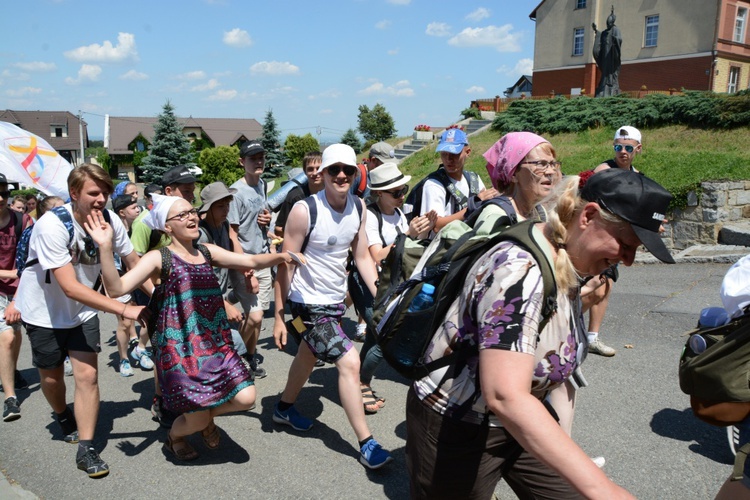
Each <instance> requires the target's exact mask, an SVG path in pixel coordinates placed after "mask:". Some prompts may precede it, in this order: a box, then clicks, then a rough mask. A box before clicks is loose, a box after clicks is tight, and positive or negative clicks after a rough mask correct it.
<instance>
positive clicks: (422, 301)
mask: <svg viewBox="0 0 750 500" xmlns="http://www.w3.org/2000/svg"><path fill="white" fill-rule="evenodd" d="M434 293H435V287H434V286H433V285H430V284H429V283H424V284H423V285H422V290H421V291H420V292H419V293H418V294H417V296H416V297H414V300H412V301H411V304H410V305H409V312H418V311H422V310H424V309H429V308H430V306H431V305H432V304H433V303H434V302H435V298H434V297H433V296H432V295H433V294H434Z"/></svg>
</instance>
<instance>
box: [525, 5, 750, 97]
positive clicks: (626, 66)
mask: <svg viewBox="0 0 750 500" xmlns="http://www.w3.org/2000/svg"><path fill="white" fill-rule="evenodd" d="M612 7H614V14H615V16H616V21H615V24H616V26H617V27H618V28H619V29H620V31H621V33H622V51H621V69H620V78H619V84H620V89H621V90H622V91H623V92H628V91H630V92H632V91H640V90H646V89H647V90H649V91H669V90H670V89H676V90H681V89H686V90H710V91H714V92H720V93H734V92H737V91H739V90H744V89H747V88H748V86H749V85H750V39H749V38H748V29H747V25H748V21H750V19H748V17H749V16H750V0H606V1H603V0H542V1H541V2H540V3H539V4H538V5H537V6H536V8H535V9H534V10H533V11H532V12H531V14H530V15H529V17H530V18H531V19H532V20H533V21H535V23H536V32H535V37H534V72H533V81H534V86H533V95H534V96H546V95H550V94H553V93H554V94H570V95H576V94H585V95H593V94H594V91H595V89H596V86H597V83H598V82H599V78H600V76H601V75H600V72H599V70H598V68H597V66H596V63H595V61H594V56H593V45H594V36H595V32H594V29H593V28H592V24H596V26H597V29H598V30H600V31H601V30H604V29H606V22H607V17H608V16H609V15H610V11H611V10H610V9H611V8H612Z"/></svg>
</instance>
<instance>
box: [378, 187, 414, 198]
mask: <svg viewBox="0 0 750 500" xmlns="http://www.w3.org/2000/svg"><path fill="white" fill-rule="evenodd" d="M384 192H385V193H388V194H389V195H391V196H393V197H394V198H403V197H404V196H406V193H408V192H409V186H404V187H402V188H401V189H399V190H397V191H384Z"/></svg>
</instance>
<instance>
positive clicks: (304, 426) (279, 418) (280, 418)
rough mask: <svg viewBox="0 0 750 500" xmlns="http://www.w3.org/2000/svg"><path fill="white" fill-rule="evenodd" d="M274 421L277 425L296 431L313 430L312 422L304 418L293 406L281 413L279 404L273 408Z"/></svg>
mask: <svg viewBox="0 0 750 500" xmlns="http://www.w3.org/2000/svg"><path fill="white" fill-rule="evenodd" d="M273 421H274V422H276V423H277V424H284V425H288V426H290V427H291V428H292V429H294V430H295V431H303V432H304V431H309V430H310V429H311V428H312V425H313V423H312V420H310V419H309V418H306V417H303V416H302V415H300V414H299V412H298V411H297V410H296V409H295V408H294V406H292V407H291V408H289V409H288V410H286V411H280V410H279V405H278V403H277V404H276V405H275V406H274V407H273Z"/></svg>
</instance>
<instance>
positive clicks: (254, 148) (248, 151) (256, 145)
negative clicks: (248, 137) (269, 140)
mask: <svg viewBox="0 0 750 500" xmlns="http://www.w3.org/2000/svg"><path fill="white" fill-rule="evenodd" d="M265 151H266V150H265V149H264V148H263V144H262V143H261V142H260V141H259V140H257V139H254V140H252V141H247V142H246V143H244V144H243V145H242V147H241V148H240V158H244V157H246V156H252V155H255V154H258V153H264V152H265Z"/></svg>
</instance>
